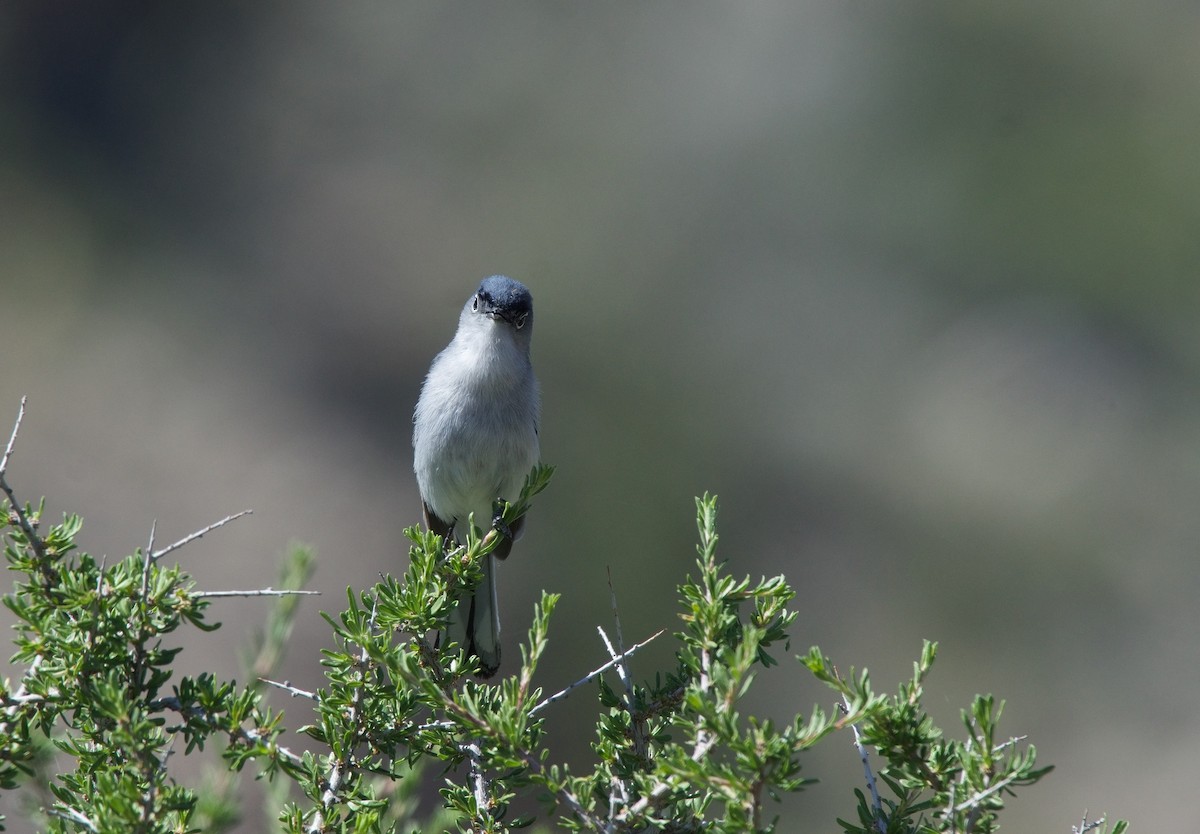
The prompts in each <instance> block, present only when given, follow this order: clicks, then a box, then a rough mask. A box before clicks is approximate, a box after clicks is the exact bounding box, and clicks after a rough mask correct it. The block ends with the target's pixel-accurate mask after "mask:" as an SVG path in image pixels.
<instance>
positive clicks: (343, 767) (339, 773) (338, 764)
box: [308, 597, 379, 834]
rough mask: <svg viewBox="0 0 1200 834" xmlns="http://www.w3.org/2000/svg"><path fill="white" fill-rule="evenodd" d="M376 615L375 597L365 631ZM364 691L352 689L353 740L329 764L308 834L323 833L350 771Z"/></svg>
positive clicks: (363, 658) (363, 663)
mask: <svg viewBox="0 0 1200 834" xmlns="http://www.w3.org/2000/svg"><path fill="white" fill-rule="evenodd" d="M378 613H379V598H378V597H376V598H375V601H374V603H373V604H372V605H371V619H370V620H369V621H368V624H367V630H368V631H370V632H373V631H374V630H375V617H376V615H377V614H378ZM363 642H364V645H363V647H362V651H360V652H359V654H358V665H359V674H360V675H362V676H363V677H364V679H365V676H366V672H365V671H364V670H366V669H367V668H368V661H369V660H370V659H371V658H370V654H369V653H368V652H367V646H366V645H365V643H366V642H367V641H363ZM365 689H366V687H365V686H357V687H355V688H354V698H353V699H352V700H351V702H350V709H349V711H348V713H347V715H346V717H347V718H348V719H349V721H350V724H351V725H352V726H354V738H353V739H352V740H351V742H350V743H349V744H347V745H345V749H344V750H342V754H341V756H339V757H338V758H337V760H336V761H334V762H332V763H331V766H330V768H329V779H328V780H327V781H326V783H325V791H324V793H322V794H321V808H320V809H319V810H318V811H317V813H316V814H314V815H313V820H312V823H311V824H309V826H308V830H309V831H310V832H314V834H315V832H319V831H323V830H324V829H325V812H326V811H328V810H329V809H330V808H332V807H333V804H334V803H335V802H337V799H338V791H339V790H340V789H341V787H342V781H343V780H344V779H345V778H346V772H347V771H348V770H350V767H351V764H352V761H353V757H354V748H355V747H356V746H357V741H358V739H357V737H358V734H359V730H358V726H357V724H358V719H359V716H360V715H361V714H362V704H363V697H364V696H363V692H364V690H365Z"/></svg>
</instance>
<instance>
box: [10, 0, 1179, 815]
mask: <svg viewBox="0 0 1200 834" xmlns="http://www.w3.org/2000/svg"><path fill="white" fill-rule="evenodd" d="M1198 42H1200V8H1198V7H1197V6H1196V5H1195V4H1193V3H1185V2H1171V0H1148V2H1143V3H1139V4H1118V3H1096V2H1083V1H1082V0H1064V1H1063V2H1058V3H1042V2H1009V3H989V4H962V3H955V2H942V3H922V2H918V3H903V4H900V3H894V4H884V3H836V4H834V3H808V2H784V1H782V0H777V1H776V2H756V3H739V4H733V3H728V4H718V3H697V4H683V3H645V4H620V5H615V4H607V3H603V4H602V3H570V4H561V3H525V4H503V5H494V4H483V3H463V4H453V5H434V4H404V5H400V4H395V5H389V6H385V5H383V4H356V5H345V4H331V3H318V2H288V3H282V2H260V3H256V4H236V3H222V2H216V3H207V4H190V5H181V4H162V3H151V2H144V3H127V4H115V3H104V2H101V3H90V4H77V5H72V6H67V5H64V4H40V3H32V2H29V3H6V4H4V5H3V6H0V137H2V139H0V141H2V142H3V153H2V154H0V349H2V359H0V417H2V420H0V422H2V423H3V425H4V426H5V427H6V428H4V429H3V431H4V433H5V436H7V431H8V429H7V426H9V425H10V424H11V423H10V420H11V418H13V417H15V415H16V410H17V403H18V400H19V397H20V396H21V395H22V394H27V395H29V411H28V414H27V417H26V420H25V425H24V428H23V431H22V435H21V437H20V440H19V445H18V449H17V454H16V457H15V459H14V461H13V463H12V465H11V468H10V479H11V480H12V482H13V483H14V484H15V485H16V487H17V489H18V491H19V494H20V495H21V496H23V497H24V498H28V499H34V500H36V498H37V497H38V496H40V495H43V494H44V495H47V496H49V507H50V511H51V513H52V514H54V515H57V514H58V513H60V512H63V511H71V512H80V513H82V514H83V515H84V516H85V527H84V532H83V536H82V543H83V546H84V547H85V549H87V550H88V551H90V552H93V553H97V554H100V553H104V554H109V555H111V556H113V557H118V556H121V555H124V554H126V553H128V552H130V551H131V550H132V549H133V548H135V547H138V546H141V545H143V544H144V543H145V541H146V539H147V537H148V534H149V529H150V525H151V522H152V521H154V520H157V524H158V536H159V541H160V542H165V541H168V540H173V539H176V538H180V537H182V536H183V535H185V534H187V533H189V532H191V531H192V530H195V529H197V528H199V527H202V526H204V525H205V524H207V523H209V522H211V521H213V520H215V519H217V518H219V517H221V516H223V515H225V514H227V513H229V512H232V511H235V510H239V509H242V508H245V507H252V508H253V509H254V515H253V516H251V517H250V518H248V519H243V520H241V521H239V522H237V523H236V524H235V525H233V526H232V527H229V528H227V529H224V530H222V531H219V532H216V533H213V534H211V535H209V536H207V537H205V538H204V539H203V540H202V541H200V542H198V543H196V544H195V545H193V546H190V547H188V548H186V549H185V550H183V551H180V553H179V558H180V560H181V561H182V562H183V563H184V565H185V566H186V568H187V569H188V570H189V571H191V572H192V573H193V574H194V575H195V577H196V578H197V580H198V583H199V584H200V586H201V587H203V588H208V589H221V588H247V587H261V586H264V585H268V584H271V583H272V582H274V581H275V574H276V568H277V565H278V562H279V559H280V557H281V554H282V553H283V552H284V550H285V548H286V547H287V545H288V542H289V541H291V540H300V541H304V542H308V543H311V544H313V545H314V546H315V547H316V549H317V552H318V556H319V563H318V572H317V574H316V577H315V580H314V583H313V587H315V588H317V589H319V590H321V591H322V592H323V594H324V595H323V596H322V597H321V598H319V599H317V600H307V601H306V602H305V603H304V605H303V607H302V609H301V617H300V621H299V623H298V626H297V630H296V633H295V636H294V638H293V640H292V643H291V650H290V654H289V657H288V659H287V667H286V670H285V674H286V676H287V677H288V678H290V679H291V680H292V681H293V682H294V683H295V684H297V685H299V686H308V687H315V686H319V685H320V683H321V677H320V669H319V667H318V663H317V661H318V653H317V652H318V649H319V648H320V647H322V646H326V645H328V644H329V637H328V629H327V627H326V626H325V625H324V623H323V622H322V621H321V620H320V618H319V617H318V616H317V614H318V611H319V610H321V609H324V610H329V611H336V610H340V607H341V605H342V602H343V601H344V593H345V588H346V586H347V585H353V586H355V587H361V586H365V585H368V584H370V583H372V582H374V581H375V580H376V579H377V577H378V575H379V573H380V572H381V571H398V570H400V569H401V567H402V566H403V564H404V559H405V556H404V554H405V552H406V548H405V547H404V545H403V541H402V539H401V536H400V530H401V529H402V528H403V527H404V526H406V525H408V524H412V523H415V522H416V520H417V518H418V513H417V508H418V503H417V497H416V494H415V489H414V484H413V479H412V476H411V450H410V446H409V438H410V430H411V425H410V417H411V414H412V408H413V405H414V404H415V402H416V398H417V394H418V391H419V386H420V382H421V379H422V375H423V373H424V371H425V369H426V368H427V367H428V363H429V361H430V359H431V358H432V357H433V355H434V354H435V353H436V352H437V351H438V350H440V349H441V347H442V346H443V345H444V344H445V342H447V341H448V340H449V338H450V336H451V334H452V332H453V329H454V325H455V321H456V316H457V314H458V310H459V307H460V306H461V304H462V303H463V301H464V300H465V299H466V298H467V296H468V295H469V293H470V292H471V291H472V290H473V289H474V287H475V285H476V284H477V282H478V281H479V280H480V279H481V278H482V277H483V276H485V275H488V274H491V273H496V272H503V273H507V274H510V275H512V276H514V277H516V278H518V279H520V280H522V281H524V282H525V283H527V284H528V285H529V287H530V288H531V289H532V291H533V293H534V297H535V300H536V309H537V324H536V328H537V329H536V333H535V339H534V360H535V365H536V368H537V370H538V373H539V375H540V377H541V380H542V385H543V389H544V395H545V409H544V425H543V432H542V437H543V443H544V447H543V452H544V457H545V459H546V461H547V462H550V463H553V464H555V465H557V467H558V474H557V476H556V478H555V480H554V483H553V485H552V486H551V488H550V490H549V491H548V492H547V493H545V494H544V495H543V496H542V498H541V499H540V500H539V501H538V503H537V506H536V509H535V514H534V516H533V518H532V521H531V525H530V528H529V532H528V535H527V536H526V538H525V539H524V540H523V542H522V544H521V546H520V548H519V549H518V550H517V551H516V553H515V555H514V558H512V559H511V560H509V561H508V562H507V563H506V564H505V565H504V566H503V569H502V571H501V580H500V581H501V589H502V594H503V598H504V605H503V607H504V611H505V623H506V634H507V636H508V639H507V643H508V645H509V651H510V657H513V656H515V655H516V650H515V643H516V640H517V639H518V638H519V637H520V636H521V635H522V634H523V633H524V630H525V629H526V628H527V627H528V623H529V619H530V609H531V605H532V602H533V601H534V600H535V599H536V598H537V596H538V594H539V592H540V591H541V590H542V589H543V588H544V589H548V590H553V591H559V592H561V593H562V594H563V595H564V604H563V605H561V606H560V609H559V612H558V613H557V615H556V618H555V622H554V631H553V638H552V642H551V645H550V649H549V656H548V658H547V662H546V665H545V666H544V669H543V674H542V683H543V685H545V686H546V687H547V688H557V687H559V686H561V685H563V684H565V683H566V682H568V681H570V680H573V679H575V678H576V677H579V676H580V675H582V674H583V673H584V672H585V671H587V670H588V669H590V668H592V667H593V666H595V665H598V663H599V662H601V661H602V660H603V658H604V650H603V647H602V645H601V643H600V641H599V639H598V638H597V635H596V626H597V625H604V626H605V627H607V628H608V629H609V630H610V631H611V630H612V625H611V624H612V615H611V612H610V604H609V593H608V590H607V587H606V582H607V572H608V571H609V570H610V569H611V573H612V577H613V582H614V585H615V589H616V592H617V595H618V599H619V603H620V606H621V624H622V627H623V633H624V635H625V638H626V640H627V641H630V642H632V641H633V640H635V639H640V638H641V637H643V636H645V635H647V634H649V633H651V632H653V631H655V630H657V629H659V628H662V627H672V624H673V623H675V622H676V620H675V610H676V609H675V607H674V606H673V605H672V604H671V602H670V601H671V600H672V599H673V598H674V593H675V586H676V585H677V583H678V582H680V581H681V580H682V579H683V577H684V575H685V574H686V573H687V572H689V570H691V569H692V560H693V558H694V551H693V543H694V540H695V536H694V507H693V502H692V498H693V496H694V495H696V494H699V493H701V492H703V491H705V490H711V491H714V492H717V493H719V494H720V496H721V502H722V504H721V506H722V515H721V532H722V542H723V551H722V552H723V555H724V557H726V558H727V559H728V560H729V562H730V566H731V569H732V570H733V571H734V572H737V573H739V574H751V575H753V576H758V575H762V574H767V575H773V574H776V573H780V572H783V573H786V574H787V576H788V577H789V578H790V579H791V581H792V582H793V584H794V585H795V587H796V590H797V591H798V597H797V600H796V607H797V608H798V610H799V611H800V619H799V621H798V623H797V626H796V629H795V637H794V640H793V643H792V652H791V653H792V654H795V653H800V652H803V651H804V650H806V649H807V648H808V647H809V646H810V645H812V644H819V645H820V646H821V647H822V648H823V649H824V650H825V652H826V653H827V654H829V655H831V656H833V658H834V659H835V660H836V661H837V662H838V663H839V664H841V665H843V666H850V665H855V666H859V667H861V666H864V665H865V666H867V667H869V668H870V669H871V671H872V673H873V679H874V681H875V683H876V685H877V686H879V687H882V688H886V689H889V690H890V689H893V688H894V687H895V685H896V684H897V683H898V682H899V681H900V680H901V679H903V678H904V677H905V676H907V675H908V674H909V673H910V670H911V666H910V664H911V661H912V660H913V659H914V658H915V657H916V656H917V653H918V652H919V649H920V643H921V639H922V638H926V637H928V638H932V639H937V640H939V641H940V643H941V654H940V658H939V663H938V665H937V667H936V669H935V672H934V674H933V677H932V678H931V680H930V681H929V703H930V706H931V708H932V709H933V711H934V714H935V716H936V717H937V718H938V719H939V720H941V721H943V722H945V724H946V725H947V726H948V727H950V728H951V729H954V728H955V727H957V726H958V722H957V714H958V709H959V708H960V707H962V706H965V705H966V704H967V702H968V701H969V699H970V698H971V696H972V695H973V694H974V693H976V692H995V693H996V694H997V695H998V696H1001V697H1004V698H1007V699H1008V701H1009V704H1008V707H1007V710H1006V712H1005V721H1004V724H1003V725H1002V726H1005V727H1006V728H1007V732H1010V733H1014V734H1016V733H1021V734H1025V733H1027V734H1029V736H1030V738H1031V739H1032V740H1033V741H1034V742H1035V743H1036V745H1037V747H1038V750H1039V753H1040V756H1041V758H1042V760H1043V761H1045V762H1047V763H1054V764H1056V765H1057V766H1058V769H1057V770H1056V772H1055V773H1054V774H1053V775H1052V776H1051V777H1050V778H1049V779H1048V780H1047V781H1045V782H1044V783H1042V784H1041V785H1039V786H1037V787H1035V788H1032V789H1028V790H1026V791H1025V792H1024V795H1023V796H1022V797H1021V798H1020V799H1019V800H1018V801H1017V802H1016V804H1015V805H1014V807H1013V809H1012V810H1011V811H1010V812H1009V816H1008V817H1007V823H1006V824H1007V825H1008V826H1009V827H1011V829H1012V830H1014V831H1048V832H1051V831H1054V832H1066V831H1068V830H1069V829H1070V826H1071V825H1072V824H1073V823H1077V821H1078V820H1079V818H1080V817H1081V816H1082V815H1083V812H1084V810H1085V809H1087V810H1089V811H1090V812H1091V813H1092V816H1093V817H1094V816H1096V815H1098V814H1099V813H1100V812H1105V811H1107V812H1109V813H1111V814H1113V815H1119V816H1125V817H1129V818H1131V819H1133V820H1134V822H1135V823H1137V824H1139V827H1140V828H1142V829H1143V830H1147V829H1151V830H1152V829H1158V830H1187V829H1188V828H1189V827H1190V826H1191V825H1192V824H1194V813H1193V812H1192V811H1191V810H1190V806H1189V803H1187V802H1186V800H1185V798H1186V797H1188V796H1190V795H1191V794H1192V792H1194V784H1195V781H1196V777H1197V775H1198V772H1197V766H1196V757H1195V752H1194V751H1195V749H1196V747H1197V745H1198V744H1200V719H1198V718H1197V714H1198V713H1197V710H1196V701H1197V696H1196V692H1197V689H1198V688H1200V666H1198V664H1197V662H1196V658H1197V651H1196V644H1197V618H1198V615H1197V607H1196V602H1195V600H1196V597H1197V592H1198V591H1200V571H1197V568H1196V553H1197V549H1198V548H1200V454H1198V453H1200V389H1198V387H1197V384H1196V380H1197V372H1198V370H1200V332H1198V329H1197V327H1196V321H1197V314H1198V312H1200V283H1198V281H1197V279H1198V277H1200V275H1198V272H1200V270H1198V267H1200V234H1198V233H1197V229H1200V197H1198V196H1197V195H1200V157H1198V154H1197V135H1200V51H1198V50H1197V49H1196V44H1197V43H1198ZM5 415H6V416H5ZM265 610H266V609H265V603H262V602H261V601H259V600H246V599H241V600H224V601H219V602H218V603H217V604H216V605H214V606H213V614H214V616H215V617H216V618H218V619H220V620H222V621H223V622H224V623H225V624H226V628H225V630H223V631H222V632H219V633H218V634H217V635H215V636H206V635H197V636H195V637H194V638H193V637H189V638H188V642H187V647H188V648H187V651H186V652H185V653H184V654H183V655H182V659H183V668H184V671H198V670H203V669H209V670H213V671H216V672H218V673H220V674H227V675H235V674H238V671H237V670H238V666H237V660H236V652H235V648H236V645H237V643H238V642H239V641H242V640H243V639H244V637H245V633H246V631H247V630H248V629H251V628H253V627H254V626H255V624H257V623H259V622H261V620H262V617H263V615H264V613H265ZM5 622H8V621H7V620H6V621H5ZM655 652H658V653H657V654H655ZM669 661H670V648H669V647H668V646H666V645H665V644H663V645H659V646H655V647H654V648H653V649H652V650H648V651H647V652H646V653H645V654H644V655H643V656H641V659H640V660H639V661H638V662H637V663H636V664H635V672H637V673H639V674H641V675H651V674H652V673H653V671H654V669H655V668H656V667H657V666H658V665H660V664H661V665H665V664H668V663H669ZM829 700H830V699H829V695H828V693H827V692H825V691H824V690H822V689H821V688H820V687H819V686H817V685H816V684H815V683H814V682H812V681H811V680H810V679H809V677H808V676H807V674H806V673H805V672H803V671H802V670H801V668H800V667H799V665H798V664H794V663H790V662H787V663H784V664H783V666H782V668H780V669H777V670H774V671H772V672H771V673H769V674H767V675H765V676H763V678H762V679H761V687H760V690H759V691H758V692H757V693H756V694H755V695H754V697H753V698H752V699H751V708H753V709H757V710H759V711H762V712H766V713H768V714H771V715H776V716H785V715H790V714H792V713H793V712H795V711H796V710H801V709H803V710H807V709H808V708H810V707H811V705H812V704H813V703H816V702H820V703H824V704H828V702H829ZM280 703H281V705H282V706H284V707H285V708H287V709H288V710H289V714H290V716H291V718H290V719H289V723H290V724H291V725H292V726H298V725H299V724H301V723H303V722H304V720H305V718H304V714H303V710H302V708H301V707H300V706H297V704H296V703H295V702H292V703H290V704H289V703H286V702H284V701H281V702H280ZM591 709H592V703H591V695H589V694H586V693H580V694H577V695H575V696H574V697H573V698H572V699H571V700H570V701H568V702H567V704H566V705H565V706H564V707H563V708H562V710H561V712H560V713H559V714H558V715H556V716H555V717H554V718H553V722H554V723H552V725H551V732H552V745H553V747H554V749H555V751H556V752H560V753H561V755H562V756H563V757H565V758H567V759H568V760H570V761H573V762H577V763H580V764H584V763H586V762H587V761H588V757H589V754H588V750H587V742H588V740H589V739H588V738H587V737H581V736H579V735H578V734H577V733H576V732H575V731H574V729H573V728H574V726H575V724H574V722H575V720H576V719H578V718H579V717H581V716H584V715H587V714H588V713H589V712H590V711H591ZM805 764H806V770H807V773H808V775H810V776H814V777H818V778H820V779H821V780H822V781H821V783H820V784H819V785H817V786H814V787H813V788H812V789H811V790H810V791H808V792H807V793H805V794H803V795H801V796H799V797H796V798H792V799H789V800H788V801H787V802H785V803H784V804H783V806H781V808H780V811H781V813H782V814H783V815H784V822H783V823H782V825H781V828H780V830H781V831H787V832H791V831H797V832H798V831H813V830H835V829H836V826H835V824H834V818H835V817H836V816H838V815H841V816H848V815H850V814H852V813H853V798H852V796H851V790H852V789H853V788H854V787H856V786H857V785H858V784H859V782H860V780H861V768H860V765H859V763H858V761H857V759H856V758H855V755H854V752H853V750H852V748H851V746H850V739H849V738H848V737H845V738H835V739H833V740H832V741H830V742H828V743H826V744H824V745H822V747H821V749H820V750H819V751H816V752H814V754H813V755H812V756H810V757H808V758H807V759H806V762H805ZM247 790H248V794H247V795H248V796H252V795H253V794H252V792H251V790H250V789H247ZM14 803H15V800H14V799H13V798H12V797H5V798H2V799H0V805H2V806H3V807H4V808H5V810H7V811H8V812H9V813H12V812H13V811H14V810H15V807H14ZM265 819H266V815H261V814H260V811H259V809H257V808H254V807H253V806H251V807H249V808H248V811H247V819H246V823H245V826H244V828H245V830H246V831H258V830H269V829H268V825H267V823H266V822H265V821H264V820H265ZM18 830H19V829H18Z"/></svg>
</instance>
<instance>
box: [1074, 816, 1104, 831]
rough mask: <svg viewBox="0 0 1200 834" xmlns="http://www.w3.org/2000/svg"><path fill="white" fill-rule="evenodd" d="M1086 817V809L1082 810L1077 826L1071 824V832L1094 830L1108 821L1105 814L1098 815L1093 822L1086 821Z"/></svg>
mask: <svg viewBox="0 0 1200 834" xmlns="http://www.w3.org/2000/svg"><path fill="white" fill-rule="evenodd" d="M1087 818H1088V815H1087V811H1084V812H1083V819H1082V820H1080V821H1079V827H1078V828H1076V827H1075V826H1073V825H1072V826H1071V831H1072V834H1087V832H1089V831H1095V830H1096V829H1097V828H1099V827H1100V826H1102V825H1104V823H1106V822H1107V821H1108V817H1107V816H1103V817H1100V819H1098V820H1096V821H1095V822H1088V821H1087Z"/></svg>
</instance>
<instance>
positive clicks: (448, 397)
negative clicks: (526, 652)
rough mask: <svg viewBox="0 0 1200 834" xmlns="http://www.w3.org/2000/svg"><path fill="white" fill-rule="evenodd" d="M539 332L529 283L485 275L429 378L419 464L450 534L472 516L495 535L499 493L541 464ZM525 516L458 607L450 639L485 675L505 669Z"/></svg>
mask: <svg viewBox="0 0 1200 834" xmlns="http://www.w3.org/2000/svg"><path fill="white" fill-rule="evenodd" d="M532 333H533V297H532V296H531V295H530V294H529V290H527V289H526V288H525V286H524V285H523V284H521V283H519V282H517V281H514V280H513V279H511V278H507V277H505V276H503V275H493V276H491V277H490V278H485V279H484V280H483V283H481V284H480V285H479V289H478V290H476V291H475V293H474V294H473V295H472V296H471V297H470V298H469V299H467V303H466V305H465V306H464V307H463V309H462V313H461V314H460V315H459V317H458V331H457V332H456V333H455V334H454V339H453V340H451V342H450V344H449V345H448V346H447V347H446V349H445V350H443V351H442V352H441V353H439V354H438V355H437V357H436V358H435V359H434V360H433V364H432V365H431V366H430V368H429V374H428V375H427V376H426V377H425V384H424V385H423V386H422V387H421V398H420V400H419V401H418V402H417V410H416V413H415V414H414V415H413V469H414V470H415V472H416V475H417V487H418V488H419V489H420V492H421V501H422V504H423V507H424V512H425V525H426V526H427V527H428V528H429V529H430V530H432V531H433V532H436V533H439V534H441V535H442V536H444V537H445V539H446V540H447V541H450V540H451V539H453V538H455V536H456V535H461V536H463V538H464V539H465V533H464V532H463V531H465V525H466V524H467V523H468V521H467V519H468V518H469V517H470V515H471V514H472V513H474V515H475V524H476V526H478V527H480V528H482V529H483V531H484V532H485V533H486V532H487V530H488V528H489V527H491V526H493V524H494V521H495V520H494V519H493V517H492V513H493V506H494V505H495V502H496V500H497V499H501V500H505V501H510V502H511V501H515V500H516V499H517V497H518V495H519V494H520V491H521V486H522V485H523V483H524V480H525V476H526V475H528V474H529V470H530V469H531V468H532V467H533V466H534V464H536V463H537V462H538V456H539V448H538V419H539V414H540V409H541V399H540V394H539V392H538V383H537V378H536V377H534V375H533V365H532V363H531V362H530V359H529V340H530V337H531V335H532ZM523 522H524V518H522V519H520V520H519V521H518V522H517V523H515V524H513V525H512V529H511V530H509V529H508V528H505V527H504V526H503V525H502V524H498V525H495V526H496V528H497V530H498V531H499V532H500V533H501V535H503V537H504V539H503V541H501V543H500V545H499V546H498V547H497V548H496V549H495V550H494V551H493V553H492V555H490V556H488V557H487V559H486V561H485V564H484V565H483V581H482V583H481V584H480V585H479V586H478V587H477V588H475V589H474V590H472V591H470V592H469V593H468V594H467V595H465V596H463V597H462V598H461V600H460V601H459V603H458V606H457V608H456V609H455V611H454V612H453V613H452V614H451V620H450V627H449V630H448V633H447V635H446V639H447V640H448V641H452V642H456V643H458V644H459V645H460V646H461V647H463V648H465V649H466V650H467V652H468V653H469V654H472V655H474V656H476V657H477V658H478V659H479V667H480V669H479V673H480V676H481V677H485V678H487V677H491V676H492V675H493V674H495V672H496V669H497V668H498V667H499V666H500V612H499V610H498V607H497V600H496V580H495V568H496V559H504V558H507V556H508V553H509V551H510V550H511V549H512V543H513V541H514V540H515V539H516V538H518V537H519V536H520V533H521V527H522V526H523ZM456 530H457V531H459V532H458V533H457V534H456Z"/></svg>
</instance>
